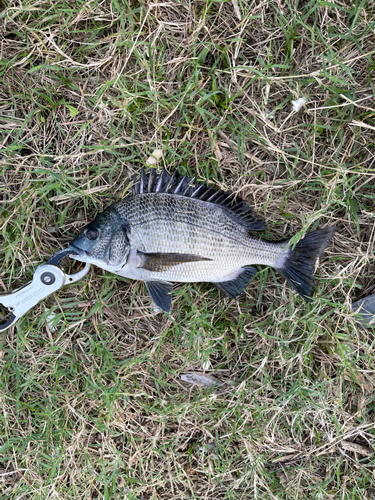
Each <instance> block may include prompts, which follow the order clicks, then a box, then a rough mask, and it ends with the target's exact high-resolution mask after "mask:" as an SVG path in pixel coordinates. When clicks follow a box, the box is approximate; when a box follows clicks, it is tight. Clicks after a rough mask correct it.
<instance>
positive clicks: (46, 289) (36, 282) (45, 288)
mask: <svg viewBox="0 0 375 500" xmlns="http://www.w3.org/2000/svg"><path fill="white" fill-rule="evenodd" d="M73 254H74V251H72V250H71V249H64V250H60V251H59V252H57V253H55V255H53V256H52V257H51V258H50V259H49V260H48V261H47V262H46V263H45V264H42V265H41V266H39V267H38V268H37V269H36V271H35V273H34V276H33V279H32V281H30V282H29V283H27V284H26V285H23V286H21V287H20V288H17V289H16V290H13V291H12V292H0V304H2V305H3V306H4V307H6V308H7V309H8V311H9V312H10V313H11V317H10V318H9V319H8V320H7V321H6V322H5V323H0V332H1V331H4V330H6V329H7V328H9V327H10V326H12V325H14V323H15V322H16V321H17V320H18V319H19V318H21V316H23V315H24V314H25V313H26V312H27V311H29V310H30V309H31V308H32V307H34V306H35V305H36V304H37V303H38V302H40V301H41V300H43V299H45V298H47V297H48V296H49V295H51V294H52V293H54V292H56V291H57V290H59V289H60V288H62V287H63V286H64V285H69V284H72V283H75V282H76V281H78V280H79V279H81V278H83V277H84V276H86V274H87V273H88V272H89V270H90V264H86V265H85V267H84V268H83V269H82V270H81V271H78V272H77V273H75V274H71V275H69V274H66V273H65V272H64V271H63V270H62V269H60V267H59V266H58V264H59V262H60V261H61V260H62V259H63V258H64V257H66V256H67V255H73Z"/></svg>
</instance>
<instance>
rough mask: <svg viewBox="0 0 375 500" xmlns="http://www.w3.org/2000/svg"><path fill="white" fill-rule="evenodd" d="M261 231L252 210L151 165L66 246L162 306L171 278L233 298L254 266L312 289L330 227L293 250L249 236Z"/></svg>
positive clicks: (304, 291)
mask: <svg viewBox="0 0 375 500" xmlns="http://www.w3.org/2000/svg"><path fill="white" fill-rule="evenodd" d="M265 229H266V226H265V224H264V221H263V220H261V219H260V218H259V217H258V216H257V215H256V214H255V213H254V211H253V209H252V208H251V207H249V206H248V205H246V203H245V202H244V201H243V200H242V199H241V198H239V197H238V196H236V195H234V194H232V195H231V194H229V193H227V192H226V193H224V192H222V191H217V190H215V189H212V188H208V187H207V186H205V185H199V184H197V182H196V181H195V179H193V180H192V179H190V178H189V177H187V176H186V175H185V176H184V177H181V176H180V175H179V174H178V173H177V172H175V173H174V174H173V175H172V176H170V175H169V174H168V173H167V172H166V171H165V170H163V171H162V173H161V174H160V175H157V173H156V171H155V170H154V169H152V170H151V171H150V173H149V175H147V174H145V172H144V171H142V174H141V176H140V178H139V179H135V182H134V185H133V192H132V194H130V195H128V196H126V197H125V198H124V199H123V200H121V201H119V202H117V203H114V204H113V205H111V206H110V207H108V208H107V209H106V210H104V212H102V213H101V214H99V215H98V216H97V217H96V218H95V220H94V221H93V222H91V223H90V224H88V225H87V226H86V227H84V228H83V229H82V231H81V232H80V234H79V235H78V236H77V238H75V239H74V240H73V241H72V242H71V244H70V248H71V249H72V253H73V252H75V253H76V255H72V256H73V257H74V258H75V259H77V260H79V261H82V262H88V263H91V264H94V265H96V266H98V267H101V268H102V269H106V270H108V271H110V272H112V273H115V274H118V275H120V276H123V277H125V278H130V279H136V280H142V281H144V282H145V283H146V286H147V289H148V291H149V293H150V295H151V297H152V299H153V301H154V303H155V304H156V305H157V306H158V307H160V308H161V309H162V310H163V311H165V312H169V311H170V309H171V296H170V295H169V293H170V292H171V291H172V283H173V282H199V281H204V282H210V283H212V284H213V285H216V286H217V287H218V288H219V289H220V290H222V291H223V292H224V293H225V294H227V295H229V297H232V298H234V299H235V298H236V297H237V296H238V295H240V294H241V293H242V292H243V291H244V289H245V288H246V286H247V284H248V283H249V281H250V280H251V279H252V278H253V277H254V276H255V274H256V273H257V270H256V269H255V268H254V267H251V266H252V265H254V264H261V265H266V266H271V267H273V268H274V269H277V270H278V271H279V272H280V273H281V274H282V275H283V276H284V277H285V278H286V279H287V280H288V281H289V283H290V284H291V285H292V286H293V288H294V289H295V290H296V291H297V292H298V293H299V294H300V295H301V296H302V297H303V298H304V299H305V300H311V297H312V295H313V293H314V288H315V283H314V265H315V262H316V260H317V258H318V257H319V255H320V254H321V253H322V252H323V251H324V249H325V248H326V247H327V246H328V245H329V243H330V242H331V240H332V238H333V236H334V233H335V231H336V228H335V227H326V228H324V229H320V230H318V231H313V232H311V233H309V234H307V235H305V237H304V238H303V239H302V240H300V241H299V242H298V243H297V245H296V246H295V247H294V249H293V250H292V247H291V246H289V244H288V243H289V240H283V241H277V242H271V241H267V240H264V239H261V238H259V237H256V235H252V234H251V233H257V232H259V231H263V230H265Z"/></svg>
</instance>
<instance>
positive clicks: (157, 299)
mask: <svg viewBox="0 0 375 500" xmlns="http://www.w3.org/2000/svg"><path fill="white" fill-rule="evenodd" d="M145 283H146V286H147V290H148V293H149V294H150V295H151V298H152V300H153V301H154V303H155V304H156V305H157V306H158V307H160V309H162V310H163V311H164V312H170V310H171V304H172V297H171V296H170V295H169V294H170V292H171V291H172V289H173V285H172V283H170V282H169V281H145Z"/></svg>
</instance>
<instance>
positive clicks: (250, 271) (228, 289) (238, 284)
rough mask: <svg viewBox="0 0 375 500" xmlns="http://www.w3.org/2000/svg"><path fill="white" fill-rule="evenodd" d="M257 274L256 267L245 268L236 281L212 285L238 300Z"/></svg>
mask: <svg viewBox="0 0 375 500" xmlns="http://www.w3.org/2000/svg"><path fill="white" fill-rule="evenodd" d="M257 272H258V271H257V270H256V269H255V267H250V266H247V267H243V268H242V271H241V273H240V274H239V275H238V276H237V278H235V279H234V280H230V281H220V282H219V283H212V284H213V285H215V286H216V287H217V288H218V289H219V290H221V291H222V292H224V293H225V294H226V295H228V297H230V298H231V299H236V298H237V297H238V296H239V295H241V293H242V292H243V291H244V290H245V288H246V287H247V285H248V283H249V282H250V281H251V280H252V279H253V278H254V276H255V275H256V274H257Z"/></svg>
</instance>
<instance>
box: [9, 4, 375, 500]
mask: <svg viewBox="0 0 375 500" xmlns="http://www.w3.org/2000/svg"><path fill="white" fill-rule="evenodd" d="M3 4H4V9H3V10H2V12H1V14H0V57H1V60H0V144H1V146H0V172H1V178H0V229H1V233H0V245H1V247H2V248H3V249H4V253H3V265H2V268H1V271H0V286H2V287H3V288H4V289H12V288H14V287H16V286H17V285H19V284H21V283H24V282H26V281H27V279H30V278H31V276H32V274H33V272H34V270H35V268H36V266H37V265H39V264H40V263H42V262H44V261H45V260H46V258H47V257H48V256H50V255H51V254H52V253H54V252H55V251H56V250H58V249H60V248H62V247H64V246H65V245H66V243H67V242H68V241H69V240H70V239H71V238H72V236H73V235H74V234H76V233H77V231H78V229H79V228H80V227H82V225H83V224H85V223H86V222H87V221H88V220H90V219H92V218H93V217H94V215H95V213H96V211H97V210H101V209H102V208H103V207H104V206H107V205H108V204H110V203H111V202H112V201H114V200H117V199H118V198H119V197H121V196H122V195H123V194H124V192H125V190H126V189H127V187H128V185H129V179H130V178H131V177H132V175H133V174H134V173H135V172H139V171H140V169H141V167H142V165H144V163H145V160H146V159H147V158H148V157H149V156H150V154H151V153H152V152H153V151H154V150H155V149H163V151H164V158H163V160H162V161H161V162H160V163H159V167H161V166H162V165H164V166H165V167H166V168H167V169H168V170H169V171H172V170H173V169H175V168H178V169H179V171H180V172H181V173H183V172H188V173H190V174H191V175H198V177H199V178H200V179H201V180H207V181H208V182H209V183H212V184H213V185H216V186H218V187H222V188H225V189H230V190H231V191H233V192H238V193H240V194H241V196H242V197H244V198H245V199H247V200H248V201H249V203H250V204H252V205H253V206H255V207H256V208H257V210H258V211H259V212H260V213H261V214H262V215H263V216H264V217H265V219H266V221H267V223H268V224H269V226H270V230H269V233H268V236H269V237H270V238H274V239H279V238H283V237H286V236H290V235H293V234H295V233H298V232H301V234H303V233H304V232H306V231H308V230H311V229H312V228H315V227H317V226H318V225H319V227H322V226H325V225H336V226H337V227H338V234H337V236H336V237H335V241H334V243H333V244H332V245H331V246H330V247H329V248H328V250H327V251H326V252H325V254H324V256H323V258H322V259H321V262H320V267H319V269H318V271H317V298H316V301H315V302H314V303H313V304H312V305H311V306H310V305H306V304H305V303H303V302H302V300H300V299H299V298H297V297H295V296H294V293H293V291H292V290H291V288H290V287H289V286H287V285H285V283H284V282H283V280H282V279H281V278H279V277H277V276H275V275H274V273H273V272H272V271H270V270H267V269H263V270H262V271H261V272H260V273H259V274H258V276H257V278H256V279H255V280H254V281H253V282H252V283H251V286H249V287H248V289H247V291H246V294H244V296H243V297H242V298H241V300H240V302H239V304H238V305H237V304H236V303H235V302H234V301H231V300H229V299H228V298H225V297H224V296H223V295H222V294H221V293H219V292H218V291H217V290H216V289H212V287H211V286H208V285H207V286H206V285H194V284H192V285H186V286H181V287H178V288H177V289H176V292H175V296H176V300H174V307H173V313H172V315H171V316H170V317H167V316H163V317H161V316H154V315H153V313H152V310H151V308H150V299H149V297H148V296H147V293H146V291H145V289H144V287H143V285H141V284H140V283H136V282H127V281H124V280H121V279H119V278H118V277H115V276H113V275H109V274H108V273H106V272H104V271H101V270H100V269H97V268H96V269H93V270H92V272H91V274H90V275H89V276H87V277H86V278H85V280H82V282H80V283H79V284H75V285H74V286H72V287H69V288H66V289H64V290H63V291H60V292H59V293H57V294H56V295H55V297H54V298H52V299H49V300H48V301H46V303H45V304H44V305H47V306H49V307H51V308H53V310H54V311H55V312H56V313H57V317H56V319H58V320H59V325H58V330H57V332H55V333H54V332H51V331H50V330H49V329H48V328H47V327H46V322H45V313H44V309H43V305H40V306H38V307H36V308H35V309H33V310H32V311H31V312H29V313H28V314H27V315H26V316H25V317H24V318H23V319H22V320H20V321H19V322H18V324H17V326H16V327H13V328H11V329H10V330H9V331H8V332H5V334H3V336H2V339H1V341H0V498H4V499H12V500H13V499H14V500H15V499H17V500H18V499H21V498H23V499H37V498H38V499H39V498H43V499H44V498H46V499H47V498H61V499H72V498H75V499H80V500H81V499H94V498H100V499H102V498H103V499H112V498H124V499H125V498H127V499H139V500H141V499H166V500H167V499H168V500H172V499H190V498H191V499H193V498H194V499H215V500H216V499H245V498H246V499H248V498H261V499H262V500H263V499H276V498H277V499H281V498H285V499H292V498H309V499H310V498H311V499H312V498H314V499H315V498H316V499H323V498H335V499H336V498H337V499H339V498H340V499H343V500H344V499H357V498H358V499H363V498H373V497H374V494H375V479H374V458H373V457H374V452H373V450H374V447H375V439H374V430H373V421H374V401H375V397H374V396H375V393H374V389H373V387H374V377H375V375H374V362H375V357H374V354H373V345H374V335H373V331H370V330H363V331H361V330H358V329H357V328H356V326H355V323H354V322H353V319H352V317H351V314H350V308H349V306H350V304H351V301H352V300H354V299H358V298H361V297H362V296H365V295H367V294H369V293H374V292H375V281H374V185H375V180H374V179H375V167H374V150H373V145H374V131H375V120H374V112H375V103H374V87H373V79H374V67H375V66H374V65H375V63H374V55H375V45H374V26H375V16H374V4H373V3H371V2H359V1H356V2H352V3H350V2H346V1H339V0H336V1H335V3H333V2H320V3H318V2H315V1H312V2H307V1H302V2H298V1H297V0H293V1H292V2H290V3H288V2H281V1H280V2H276V1H275V2H273V1H256V2H251V1H247V0H244V1H240V0H238V1H231V2H222V3H219V2H210V1H205V2H203V1H195V2H188V1H183V2H176V1H173V2H163V3H160V4H156V3H152V2H148V1H145V2H136V1H129V2H127V1H125V0H123V1H121V0H118V1H113V2H109V1H106V0H105V1H103V2H97V1H96V0H93V1H92V2H89V3H84V2H79V1H78V0H74V1H71V2H68V1H57V2H48V1H45V0H42V1H40V2H35V1H25V0H20V1H19V2H13V1H10V0H9V1H8V2H3ZM302 96H303V97H306V98H307V99H308V103H307V104H306V106H305V107H304V108H303V109H302V110H301V111H299V112H298V113H294V112H292V105H291V101H292V100H295V99H297V98H299V97H302ZM203 366H205V367H206V368H207V367H209V369H208V370H206V372H208V373H209V374H210V375H212V376H214V377H215V378H216V379H217V382H218V383H217V384H216V385H215V386H214V387H213V388H212V389H203V388H199V387H191V386H189V385H188V384H186V383H183V382H181V374H183V373H189V372H194V371H197V372H199V373H202V371H203Z"/></svg>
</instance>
